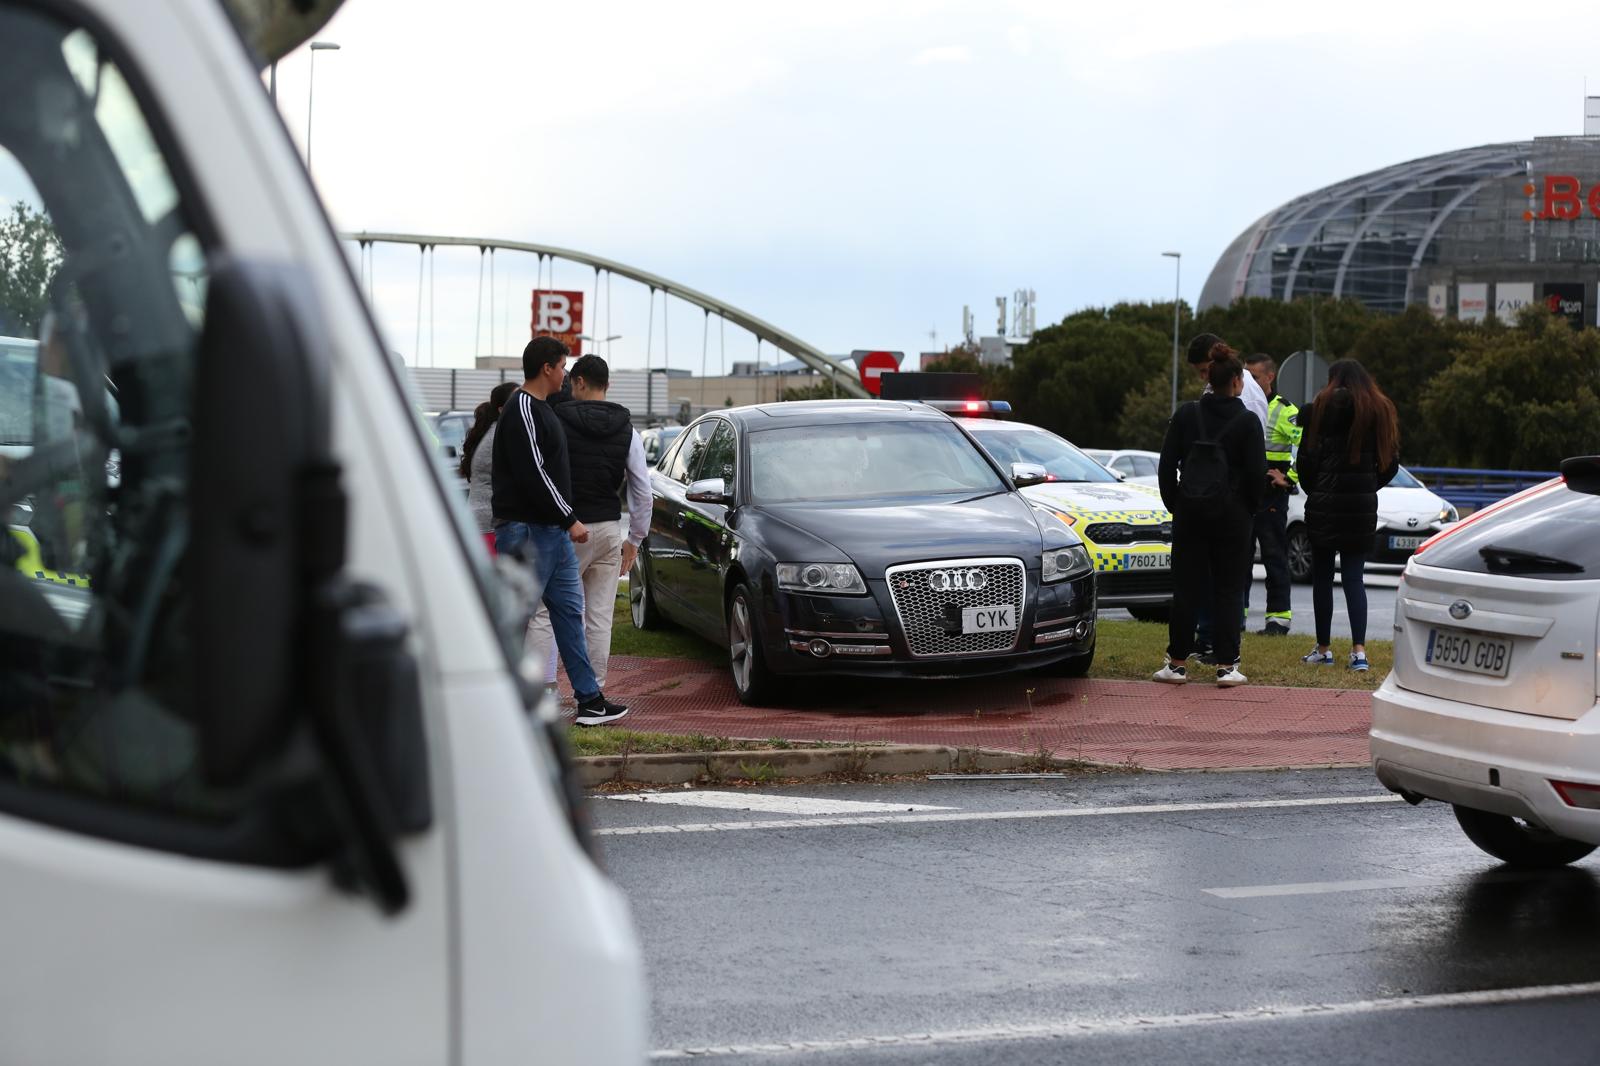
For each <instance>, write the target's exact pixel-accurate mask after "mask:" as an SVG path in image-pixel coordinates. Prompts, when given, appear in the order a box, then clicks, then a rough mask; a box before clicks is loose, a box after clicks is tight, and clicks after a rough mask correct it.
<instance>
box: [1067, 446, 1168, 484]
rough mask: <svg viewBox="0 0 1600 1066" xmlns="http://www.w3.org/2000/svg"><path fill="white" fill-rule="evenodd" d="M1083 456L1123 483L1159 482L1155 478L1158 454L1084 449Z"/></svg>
mask: <svg viewBox="0 0 1600 1066" xmlns="http://www.w3.org/2000/svg"><path fill="white" fill-rule="evenodd" d="M1084 454H1085V455H1087V456H1088V457H1089V458H1091V459H1093V460H1094V461H1095V462H1097V463H1099V464H1100V465H1101V466H1103V467H1105V468H1106V469H1107V470H1110V471H1111V472H1112V473H1114V474H1118V475H1121V477H1122V480H1123V481H1131V482H1133V483H1134V484H1136V485H1154V484H1157V482H1158V480H1159V479H1158V478H1157V477H1156V467H1157V466H1159V465H1160V463H1161V453H1160V452H1144V451H1139V450H1138V449H1135V448H1123V449H1121V450H1120V451H1106V450H1105V449H1103V448H1094V449H1088V448H1086V449H1084Z"/></svg>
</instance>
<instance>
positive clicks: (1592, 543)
mask: <svg viewBox="0 0 1600 1066" xmlns="http://www.w3.org/2000/svg"><path fill="white" fill-rule="evenodd" d="M1597 529H1600V496H1589V495H1585V494H1584V493H1580V492H1574V491H1572V490H1571V489H1568V488H1565V487H1562V488H1555V489H1551V490H1549V491H1546V492H1539V493H1535V494H1534V495H1532V496H1529V497H1527V498H1526V499H1523V500H1519V501H1517V502H1516V503H1514V504H1511V505H1510V506H1508V507H1506V508H1505V509H1504V510H1501V511H1497V512H1495V513H1494V514H1492V515H1487V516H1485V517H1484V518H1482V519H1480V520H1479V521H1476V522H1472V521H1470V519H1469V524H1467V525H1465V526H1463V527H1462V528H1461V529H1460V530H1459V531H1456V532H1453V533H1450V534H1448V535H1446V536H1445V537H1444V538H1443V539H1441V540H1439V541H1438V542H1437V543H1435V544H1433V545H1431V546H1430V547H1428V548H1427V549H1426V550H1425V551H1424V552H1423V553H1422V554H1420V555H1419V556H1418V557H1417V561H1418V562H1420V563H1422V564H1424V565H1426V566H1436V567H1439V568H1441V569H1445V570H1464V571H1467V572H1469V573H1475V574H1502V575H1505V576H1508V577H1533V578H1545V579H1549V580H1552V581H1585V580H1596V579H1600V537H1597V536H1596V535H1595V531H1596V530H1597Z"/></svg>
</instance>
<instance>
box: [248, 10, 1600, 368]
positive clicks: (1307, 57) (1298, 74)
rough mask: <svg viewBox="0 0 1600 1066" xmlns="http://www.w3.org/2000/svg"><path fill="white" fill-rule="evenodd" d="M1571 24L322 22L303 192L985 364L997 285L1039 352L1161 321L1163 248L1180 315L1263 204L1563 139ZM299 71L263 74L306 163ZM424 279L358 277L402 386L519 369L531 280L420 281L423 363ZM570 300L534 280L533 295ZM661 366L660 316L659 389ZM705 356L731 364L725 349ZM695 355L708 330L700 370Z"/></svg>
mask: <svg viewBox="0 0 1600 1066" xmlns="http://www.w3.org/2000/svg"><path fill="white" fill-rule="evenodd" d="M1562 10H1564V11H1565V10H1568V9H1562ZM1570 10H1571V11H1572V12H1576V11H1577V10H1578V9H1576V8H1573V9H1570ZM1566 19H1567V16H1565V15H1561V16H1559V17H1558V16H1557V15H1554V14H1552V15H1548V16H1547V15H1544V14H1541V13H1540V11H1539V10H1527V11H1524V10H1523V9H1517V8H1513V7H1508V6H1507V5H1505V4H1504V3H1494V4H1473V3H1450V4H1429V5H1422V4H1410V3H1407V4H1397V3H1393V2H1387V3H1367V2H1348V3H1345V4H1343V5H1339V6H1337V7H1332V8H1330V7H1329V6H1327V5H1302V4H1287V3H1283V2H1281V0H1270V2H1260V3H1256V2H1247V3H1236V4H1231V5H1197V4H1193V3H1188V2H1167V0H1143V2H1141V3H1138V4H1128V3H1122V4H1096V5H1083V4H1068V3H1055V2H1042V0H1014V2H1009V3H1008V2H997V0H984V2H955V0H951V2H932V0H928V2H923V0H917V2H910V0H907V2H874V0H847V2H834V0H809V2H807V3H804V4H782V5H780V4H773V3H762V2H751V0H731V2H692V0H691V2H679V3H671V4H664V3H660V2H659V0H649V2H640V3H621V2H610V0H585V2H583V3H531V4H530V3H523V2H510V0H501V2H492V0H454V2H452V3H450V4H440V3H439V2H438V0H428V2H420V0H347V2H346V4H345V7H344V9H343V10H342V11H341V12H340V13H339V14H338V15H337V16H336V17H335V18H334V20H333V22H332V23H331V24H330V25H329V26H328V27H327V29H326V30H325V31H324V32H323V33H322V34H321V35H320V37H321V38H322V39H325V40H330V41H336V42H338V43H339V44H340V45H341V46H342V48H341V50H340V51H338V52H319V53H318V55H317V60H316V97H315V106H316V112H315V126H314V132H315V144H314V162H315V168H314V172H315V178H316V180H317V183H318V185H319V187H320V189H321V190H322V192H323V195H324V197H325V199H326V201H327V203H328V206H329V209H330V212H331V213H332V215H333V217H334V220H335V222H336V224H337V225H338V226H339V227H340V228H342V229H347V230H360V229H368V230H374V231H401V232H421V233H435V234H452V235H470V236H492V237H499V238H506V239H514V240H526V241H535V242H540V243H546V244H553V245H558V246H564V247H571V248H576V249H581V250H584V251H586V252H590V253H594V254H597V255H603V256H607V257H609V258H612V259H615V260H619V261H621V262H624V263H627V264H630V265H633V266H637V267H640V268H643V269H646V270H649V271H652V272H654V273H656V274H660V275H663V276H665V277H667V278H670V279H673V280H674V281H677V282H680V283H682V284H684V285H687V286H690V287H693V288H696V289H699V290H701V291H703V292H707V293H710V294H712V295H714V296H717V297H719V298H721V299H723V300H726V301H727V302H729V303H731V304H733V305H735V306H737V307H740V308H742V309H744V310H747V311H749V312H751V313H754V314H756V315H758V316H760V317H762V318H765V319H767V320H768V321H770V322H772V323H774V324H775V325H778V326H780V327H782V328H785V329H787V330H789V331H790V332H792V333H794V334H796V335H798V336H800V337H802V338H804V339H806V340H808V341H810V342H811V343H813V344H815V345H817V346H818V347H821V348H823V349H824V350H827V351H830V352H848V351H849V350H851V349H853V348H894V349H902V350H906V351H908V352H912V353H915V352H918V351H921V350H924V349H928V348H930V347H932V348H943V347H945V346H946V345H948V344H951V343H953V342H955V341H956V340H958V339H959V334H960V328H961V308H962V305H963V304H968V305H971V307H972V309H973V313H974V316H975V318H976V320H977V325H978V332H980V333H993V332H994V331H995V325H996V322H995V319H996V311H995V307H994V298H995V297H996V296H1000V295H1005V296H1008V297H1009V296H1010V295H1011V293H1012V292H1013V290H1016V289H1018V288H1023V287H1028V288H1032V289H1034V290H1036V291H1037V293H1038V315H1037V317H1038V321H1039V323H1040V325H1044V324H1046V323H1048V322H1052V321H1056V320H1059V319H1060V317H1061V316H1062V315H1064V314H1066V313H1068V312H1071V311H1073V310H1076V309H1078V308H1081V307H1084V306H1086V305H1093V304H1102V303H1108V302H1113V301H1117V300H1125V299H1166V298H1168V297H1169V296H1170V295H1171V292H1172V288H1173V270H1172V267H1173V261H1172V260H1171V259H1163V258H1162V257H1161V254H1160V253H1161V252H1162V251H1165V250H1169V249H1171V250H1179V251H1181V252H1182V253H1183V260H1182V268H1183V275H1182V291H1183V295H1184V297H1185V299H1187V300H1189V301H1191V302H1192V301H1193V300H1194V299H1195V298H1196V297H1197V296H1198V294H1199V291H1200V287H1201V285H1202V283H1203V282H1204V280H1205V277H1206V275H1207V274H1208V273H1209V271H1210V269H1211V267H1212V265H1213V263H1214V262H1215V261H1216V257H1217V256H1218V255H1219V254H1220V253H1221V251H1222V249H1223V248H1224V247H1225V246H1226V245H1227V243H1228V242H1229V241H1230V240H1231V239H1232V238H1233V237H1234V236H1235V235H1237V234H1238V233H1239V231H1240V230H1242V229H1243V228H1244V227H1245V226H1246V225H1248V224H1249V223H1250V222H1251V221H1253V220H1254V219H1255V218H1257V217H1259V216H1260V215H1261V214H1263V213H1265V212H1266V211H1268V210H1270V209H1271V208H1273V207H1274V206H1276V205H1277V204H1279V203H1281V202H1283V201H1284V200H1286V199H1289V198H1291V197H1293V196H1296V195H1298V194H1300V193H1303V192H1306V191H1309V190H1311V189H1314V188H1316V187H1318V186H1321V185H1325V184H1327V183H1329V182H1333V181H1336V180H1338V179H1341V178H1344V177H1348V176H1351V175H1354V174H1357V173H1360V172H1363V171H1366V170H1371V169H1375V168H1377V167H1381V166H1385V165H1388V164H1391V163H1396V162H1400V161H1402V160H1406V159H1410V158H1415V157H1417V156H1422V155H1428V154H1431V153H1434V152H1441V151H1447V150H1450V149H1455V148H1462V147H1467V146H1470V145H1476V144H1483V143H1488V142H1493V141H1498V140H1512V139H1519V138H1524V137H1529V136H1533V135H1546V134H1575V133H1579V132H1581V129H1582V95H1583V91H1584V79H1585V76H1586V75H1588V74H1593V75H1595V76H1596V85H1597V88H1600V62H1596V61H1594V60H1593V59H1592V58H1591V57H1592V56H1593V55H1594V48H1593V43H1592V38H1591V37H1590V35H1589V34H1588V33H1587V32H1583V31H1582V27H1581V20H1579V23H1578V24H1573V25H1571V26H1568V22H1567V21H1566ZM1563 27H1568V28H1563ZM1569 30H1570V32H1569ZM308 60H309V52H308V51H306V50H305V49H304V48H302V50H301V51H299V52H297V53H296V54H295V55H293V56H290V57H288V58H287V59H285V60H284V61H283V62H282V63H280V64H279V68H278V89H279V105H280V108H281V110H282V112H283V114H284V117H285V120H286V121H287V122H288V124H289V126H290V128H291V129H292V131H293V132H294V134H295V136H296V137H297V138H299V139H300V141H301V143H302V144H303V143H304V137H305V125H306V102H307V100H306V95H307V88H308V76H307V75H308V69H307V66H308ZM1586 62H1588V63H1590V64H1592V66H1593V69H1592V70H1591V69H1589V68H1587V67H1586V66H1585V63H1586ZM1595 177H1600V175H1596V176H1595ZM418 259H419V256H418V253H417V252H416V251H415V250H411V249H406V250H394V251H386V252H383V253H380V254H379V255H378V256H377V259H376V270H375V272H374V279H373V281H374V284H373V293H374V296H375V299H376V303H377V305H378V308H379V313H380V318H381V321H382V323H383V326H384V329H385V331H386V332H387V334H388V337H389V340H390V342H391V345H392V347H393V348H395V349H396V350H397V351H399V352H400V353H402V355H403V356H404V357H405V358H406V359H407V361H413V360H415V359H417V358H418V357H419V355H420V360H421V361H422V362H423V363H427V362H428V361H429V358H430V355H431V357H432V358H433V359H434V360H435V361H436V362H437V363H439V364H440V365H468V364H470V362H471V359H472V356H473V354H474V353H475V352H488V351H489V350H490V338H491V334H492V336H493V348H495V349H498V350H501V351H506V350H513V351H515V350H520V347H521V344H522V343H523V341H524V340H525V338H526V337H527V322H528V317H529V316H528V313H527V306H528V293H529V290H530V289H531V288H532V287H533V286H534V284H535V276H534V265H533V264H534V261H533V260H532V259H531V258H528V257H523V256H506V257H500V258H498V259H497V261H496V281H497V285H496V286H495V291H494V292H493V294H492V299H493V301H494V304H495V310H496V314H495V318H494V319H493V320H492V321H491V320H490V319H489V317H488V304H489V301H490V299H491V294H490V293H488V292H484V293H483V294H482V299H483V304H484V310H483V312H482V313H481V314H478V313H477V310H476V308H477V301H478V299H479V296H480V290H479V286H478V281H477V277H478V266H479V264H478V256H477V253H476V252H475V251H474V250H462V251H457V252H454V253H446V252H441V253H439V256H438V259H437V262H436V264H435V269H436V275H437V281H436V283H435V285H434V292H433V301H432V306H433V312H434V314H435V315H436V317H437V321H436V323H434V324H433V326H432V328H431V329H430V325H429V321H428V318H427V310H426V306H425V307H424V317H423V319H422V329H421V334H422V337H421V345H420V348H421V351H420V353H419V352H418V347H419V345H418V328H417V310H418V300H417V296H418V282H417V264H418ZM593 280H594V277H593V272H592V271H591V270H589V269H588V268H582V267H577V266H574V265H572V264H558V266H557V268H556V285H557V287H563V288H565V287H574V288H576V287H582V288H584V289H586V290H587V289H589V288H590V287H591V286H592V284H593ZM612 292H613V294H614V299H615V307H614V308H613V309H612V311H611V324H610V330H611V332H614V333H620V334H622V335H623V337H622V340H620V341H617V342H615V344H614V346H613V347H612V354H613V357H614V360H615V361H616V362H617V363H618V364H620V365H623V366H638V365H642V364H643V362H644V359H645V349H646V332H647V311H646V307H647V304H646V297H645V293H644V290H643V289H642V288H640V287H638V286H636V285H634V284H632V283H628V282H624V281H621V280H618V281H616V282H614V283H613V285H612ZM425 296H426V291H425ZM426 303H427V301H426V298H425V299H424V304H425V305H426ZM590 310H591V312H592V311H593V310H595V309H594V308H593V307H591V308H590ZM599 311H600V314H601V316H602V318H604V317H605V315H606V308H605V306H604V304H603V303H602V304H601V306H600V308H599ZM668 313H669V315H670V321H671V336H670V344H669V346H668V350H669V355H670V359H671V362H672V365H673V366H676V367H692V368H693V369H695V370H697V371H698V369H699V361H700V355H701V350H702V336H703V334H702V325H703V321H702V319H703V316H702V315H701V313H700V312H699V311H698V310H696V309H694V308H692V307H690V306H689V305H686V304H681V303H676V302H674V303H673V305H672V306H671V308H670V309H669V312H668ZM591 326H593V323H592V322H591ZM601 328H604V323H603V322H602V323H601ZM930 332H933V333H936V335H937V338H936V340H930V337H929V333H930ZM662 343H663V342H662V333H661V310H660V305H659V303H658V304H657V305H656V310H655V323H654V331H653V333H652V335H651V339H650V342H649V346H650V348H651V351H652V354H653V358H654V361H655V362H656V363H657V364H659V362H660V359H661V349H662ZM726 345H727V356H726V358H727V359H728V360H729V361H731V360H732V359H734V358H740V359H747V358H750V357H751V355H752V354H753V352H754V344H753V341H752V340H751V338H750V336H749V335H748V334H745V333H744V332H743V331H741V330H736V329H732V328H730V329H728V330H727V340H726ZM719 354H720V351H719V336H718V333H717V330H716V328H715V320H713V327H712V329H711V331H710V335H709V351H708V362H709V365H710V368H711V369H712V370H713V371H715V370H716V369H717V363H718V357H719ZM766 354H767V357H768V358H770V357H771V351H770V349H769V350H768V351H767V353H766Z"/></svg>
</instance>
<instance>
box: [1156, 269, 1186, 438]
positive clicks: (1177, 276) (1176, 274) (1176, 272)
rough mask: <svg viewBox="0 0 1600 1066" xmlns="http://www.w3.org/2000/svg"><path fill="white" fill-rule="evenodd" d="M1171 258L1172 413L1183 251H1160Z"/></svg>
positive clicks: (1174, 408) (1175, 406)
mask: <svg viewBox="0 0 1600 1066" xmlns="http://www.w3.org/2000/svg"><path fill="white" fill-rule="evenodd" d="M1161 254H1162V256H1163V257H1168V258H1171V260H1172V413H1173V414H1177V412H1178V296H1179V294H1180V293H1181V292H1182V291H1183V253H1182V252H1162V253H1161Z"/></svg>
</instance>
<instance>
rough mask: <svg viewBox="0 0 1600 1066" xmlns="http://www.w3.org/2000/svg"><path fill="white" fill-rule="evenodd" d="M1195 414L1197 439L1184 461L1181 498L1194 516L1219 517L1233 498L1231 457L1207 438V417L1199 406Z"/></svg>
mask: <svg viewBox="0 0 1600 1066" xmlns="http://www.w3.org/2000/svg"><path fill="white" fill-rule="evenodd" d="M1191 410H1193V411H1194V421H1195V438H1194V440H1193V441H1192V442H1191V443H1190V445H1189V452H1188V454H1187V455H1185V456H1184V458H1183V473H1182V476H1181V478H1180V479H1179V481H1178V496H1179V497H1180V498H1181V499H1182V500H1183V503H1184V506H1185V507H1186V508H1187V509H1188V511H1189V512H1190V513H1191V514H1196V515H1200V516H1211V515H1216V514H1219V513H1220V512H1221V511H1222V508H1223V505H1224V504H1226V503H1227V501H1228V498H1229V497H1230V496H1231V495H1232V494H1233V484H1232V479H1231V478H1230V477H1229V476H1228V453H1227V452H1225V451H1223V450H1222V445H1221V444H1218V443H1217V442H1216V441H1215V440H1214V439H1209V438H1207V436H1206V420H1205V416H1204V415H1203V414H1201V412H1200V405H1199V404H1198V403H1197V404H1195V405H1194V407H1193V408H1191Z"/></svg>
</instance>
